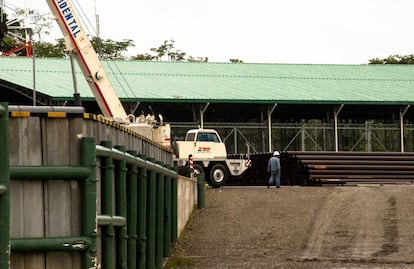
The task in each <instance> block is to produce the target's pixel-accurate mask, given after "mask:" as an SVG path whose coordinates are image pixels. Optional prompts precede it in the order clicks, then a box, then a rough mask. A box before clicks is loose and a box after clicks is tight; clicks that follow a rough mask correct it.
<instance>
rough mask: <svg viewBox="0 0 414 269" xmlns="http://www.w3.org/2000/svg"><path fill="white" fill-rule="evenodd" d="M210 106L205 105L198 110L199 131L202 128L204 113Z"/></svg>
mask: <svg viewBox="0 0 414 269" xmlns="http://www.w3.org/2000/svg"><path fill="white" fill-rule="evenodd" d="M209 105H210V103H207V104H206V105H205V106H204V107H203V108H200V125H201V126H200V127H201V129H203V128H204V113H205V112H206V110H207V108H208V106H209Z"/></svg>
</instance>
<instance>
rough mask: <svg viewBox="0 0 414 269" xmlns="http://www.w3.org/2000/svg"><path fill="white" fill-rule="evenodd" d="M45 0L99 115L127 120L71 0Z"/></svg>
mask: <svg viewBox="0 0 414 269" xmlns="http://www.w3.org/2000/svg"><path fill="white" fill-rule="evenodd" d="M46 2H47V4H48V5H49V8H50V10H51V11H52V13H53V16H54V17H55V19H56V20H57V23H58V25H59V27H60V29H61V31H62V33H63V35H64V37H65V42H66V47H67V49H68V51H69V52H70V53H73V55H74V56H75V59H76V60H77V62H78V64H79V66H80V68H81V70H82V73H83V75H84V76H85V78H86V80H87V82H88V85H89V87H90V89H91V90H92V93H93V95H94V96H95V99H96V101H97V103H98V105H99V108H100V109H101V111H102V114H103V115H104V116H105V117H110V118H113V119H116V120H119V121H123V122H128V115H127V113H126V112H125V109H124V107H123V106H122V104H121V101H120V100H119V97H118V96H117V94H116V92H115V90H114V89H113V87H112V84H111V82H110V80H109V77H108V75H107V74H106V72H105V69H104V68H103V67H102V64H101V62H100V60H99V57H98V55H97V53H96V51H95V50H94V48H93V46H92V44H91V42H90V40H89V38H88V36H87V34H86V32H85V30H84V28H83V26H82V25H81V21H80V19H79V17H78V16H77V14H76V12H75V10H74V7H73V5H72V4H71V2H70V0H46Z"/></svg>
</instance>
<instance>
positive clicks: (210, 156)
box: [174, 129, 251, 188]
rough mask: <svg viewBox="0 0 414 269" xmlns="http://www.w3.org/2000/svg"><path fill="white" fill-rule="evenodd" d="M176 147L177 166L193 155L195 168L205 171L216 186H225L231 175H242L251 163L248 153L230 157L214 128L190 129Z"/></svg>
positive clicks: (184, 163) (211, 183) (206, 175)
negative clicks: (238, 156) (245, 155)
mask: <svg viewBox="0 0 414 269" xmlns="http://www.w3.org/2000/svg"><path fill="white" fill-rule="evenodd" d="M174 147H175V155H176V156H175V161H176V163H177V166H184V165H186V164H187V162H188V160H189V156H190V155H192V158H193V168H194V170H195V171H196V172H198V173H204V174H205V178H206V180H207V181H208V182H209V184H210V185H211V186H212V187H214V188H218V187H220V186H223V185H224V184H225V183H226V180H227V179H228V178H229V177H230V176H240V175H241V174H243V173H244V172H245V171H246V170H247V169H248V168H249V167H250V165H251V162H250V159H249V156H248V154H247V157H244V156H243V155H240V158H237V159H235V158H232V159H228V158H227V151H226V146H225V144H224V143H223V141H222V140H221V138H220V135H219V134H218V133H217V131H216V130H213V129H192V130H189V131H188V132H187V134H186V136H185V141H176V142H175V146H174Z"/></svg>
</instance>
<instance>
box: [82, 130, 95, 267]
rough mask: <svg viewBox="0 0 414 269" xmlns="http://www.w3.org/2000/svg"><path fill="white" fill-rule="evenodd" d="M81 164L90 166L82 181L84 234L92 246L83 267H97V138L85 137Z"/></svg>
mask: <svg viewBox="0 0 414 269" xmlns="http://www.w3.org/2000/svg"><path fill="white" fill-rule="evenodd" d="M80 164H81V165H82V166H85V167H87V168H89V170H90V175H89V177H88V178H86V179H85V180H82V181H81V200H82V201H81V210H82V217H81V222H82V235H83V236H86V237H89V238H90V242H91V246H90V247H89V248H88V249H87V250H86V251H85V254H84V255H83V259H82V265H83V268H93V267H96V262H95V261H96V229H97V225H96V184H97V183H96V147H95V138H93V137H85V138H82V139H81V143H80Z"/></svg>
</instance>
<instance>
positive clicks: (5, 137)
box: [0, 103, 10, 269]
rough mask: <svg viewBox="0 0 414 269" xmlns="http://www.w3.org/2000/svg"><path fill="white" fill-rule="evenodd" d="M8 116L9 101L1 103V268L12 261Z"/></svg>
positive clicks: (3, 268)
mask: <svg viewBox="0 0 414 269" xmlns="http://www.w3.org/2000/svg"><path fill="white" fill-rule="evenodd" d="M8 117H9V115H8V109H7V103H0V145H1V150H0V238H1V239H0V269H7V268H9V261H10V248H9V240H10V190H9V188H10V170H9V169H10V168H9V165H10V164H9V123H8V122H9V118H8Z"/></svg>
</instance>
